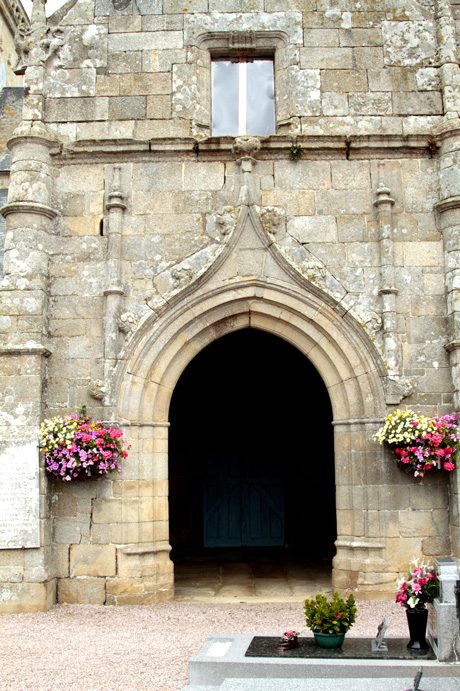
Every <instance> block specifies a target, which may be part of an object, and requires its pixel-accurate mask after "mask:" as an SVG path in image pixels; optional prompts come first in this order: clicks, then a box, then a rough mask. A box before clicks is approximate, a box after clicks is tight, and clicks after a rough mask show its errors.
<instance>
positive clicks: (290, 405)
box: [169, 329, 337, 561]
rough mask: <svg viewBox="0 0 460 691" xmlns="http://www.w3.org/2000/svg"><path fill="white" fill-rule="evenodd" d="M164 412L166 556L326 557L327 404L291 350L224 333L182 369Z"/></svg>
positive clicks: (330, 524)
mask: <svg viewBox="0 0 460 691" xmlns="http://www.w3.org/2000/svg"><path fill="white" fill-rule="evenodd" d="M169 420H170V423H171V427H170V446H169V504H170V505H169V512H170V542H171V545H172V547H173V553H172V557H173V561H174V560H175V558H178V559H180V558H182V557H183V556H184V555H186V554H189V555H190V554H193V553H194V554H197V553H201V554H203V553H207V554H208V555H209V553H212V550H213V548H214V549H215V548H220V552H222V549H223V548H229V549H232V548H233V549H235V548H252V549H253V551H254V549H255V550H259V552H263V553H264V554H266V553H267V552H268V551H269V550H270V549H273V548H274V549H278V551H279V549H280V548H284V549H285V550H289V553H290V555H291V557H292V555H299V554H302V553H303V554H306V553H308V557H309V560H323V559H331V558H332V556H333V554H334V549H335V548H334V541H335V539H336V536H337V533H336V507H335V475H334V449H333V430H332V426H331V422H332V410H331V404H330V400H329V396H328V393H327V389H326V387H325V385H324V383H323V381H322V379H321V377H320V375H319V374H318V372H317V370H316V369H315V368H314V366H313V365H312V364H311V363H310V361H309V360H308V358H306V357H305V356H304V355H303V354H302V353H301V352H300V351H299V350H297V349H296V348H295V347H294V346H292V345H290V344H289V343H287V342H286V341H284V340H283V339H281V338H279V337H277V336H274V335H272V334H269V333H266V332H263V331H260V330H256V329H243V330H239V331H235V332H233V333H230V334H228V335H226V336H223V337H222V338H220V339H218V340H216V341H214V342H213V343H211V344H210V345H208V346H207V347H206V348H204V349H203V350H202V351H201V352H200V353H199V354H198V355H197V356H196V357H195V358H194V359H193V360H192V361H191V363H190V364H189V365H188V367H187V368H186V369H185V370H184V372H183V374H182V375H181V377H180V379H179V381H178V383H177V385H176V387H175V390H174V393H173V396H172V399H171V407H170V416H169ZM318 516H320V517H321V520H320V521H319V520H318Z"/></svg>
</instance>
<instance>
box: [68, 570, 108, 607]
mask: <svg viewBox="0 0 460 691" xmlns="http://www.w3.org/2000/svg"><path fill="white" fill-rule="evenodd" d="M57 599H58V603H59V604H60V605H103V604H104V603H105V599H106V597H105V578H84V577H83V578H60V579H58V597H57Z"/></svg>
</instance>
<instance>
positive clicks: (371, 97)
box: [348, 92, 392, 115]
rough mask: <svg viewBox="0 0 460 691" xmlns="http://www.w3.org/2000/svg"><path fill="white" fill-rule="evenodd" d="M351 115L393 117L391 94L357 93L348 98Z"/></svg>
mask: <svg viewBox="0 0 460 691" xmlns="http://www.w3.org/2000/svg"><path fill="white" fill-rule="evenodd" d="M348 103H349V107H350V114H351V115H391V113H392V101H391V94H390V93H387V92H381V93H379V92H369V93H355V94H350V95H349V97H348Z"/></svg>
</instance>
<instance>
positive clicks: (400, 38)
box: [382, 21, 436, 67]
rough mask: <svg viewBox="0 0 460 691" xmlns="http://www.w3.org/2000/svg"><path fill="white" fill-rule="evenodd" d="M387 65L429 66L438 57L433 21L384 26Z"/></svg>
mask: <svg viewBox="0 0 460 691" xmlns="http://www.w3.org/2000/svg"><path fill="white" fill-rule="evenodd" d="M382 29H383V37H384V46H385V64H386V65H401V66H405V67H407V66H410V65H429V64H433V63H434V60H435V57H436V35H435V31H436V30H435V25H434V22H432V21H412V22H404V21H403V22H399V21H398V22H394V21H384V22H383V24H382Z"/></svg>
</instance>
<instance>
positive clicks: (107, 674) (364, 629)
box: [0, 602, 407, 691]
mask: <svg viewBox="0 0 460 691" xmlns="http://www.w3.org/2000/svg"><path fill="white" fill-rule="evenodd" d="M357 604H358V619H357V621H356V623H355V625H354V626H353V628H352V629H351V630H350V634H349V635H354V636H363V635H370V636H374V635H375V634H376V630H377V626H378V624H379V623H380V622H381V621H382V619H383V617H384V616H386V617H387V619H388V631H387V634H388V635H389V636H406V635H407V624H406V618H405V613H404V610H403V609H402V608H399V607H397V606H396V605H394V604H393V603H391V602H358V603H357ZM293 628H295V629H297V631H299V632H300V634H301V635H306V633H307V629H306V627H305V623H304V617H303V611H302V604H301V603H279V602H277V603H266V602H265V603H260V604H203V603H197V604H195V603H193V604H191V603H184V602H167V603H163V604H158V605H152V606H145V607H102V606H92V605H58V606H56V607H53V609H51V610H50V611H49V612H43V613H37V614H4V615H2V616H0V651H1V653H0V654H1V662H0V689H1V690H2V691H3V690H6V689H7V690H8V691H11V690H13V691H22V690H24V691H25V690H27V691H55V690H57V689H66V691H77V690H78V691H112V689H113V690H115V689H117V691H144V689H145V690H147V689H148V691H179V690H180V689H182V687H183V686H184V685H185V684H186V683H187V682H188V661H189V659H190V657H192V655H194V654H195V653H197V652H198V650H200V648H201V647H202V645H203V644H204V642H205V640H206V638H207V635H208V634H209V633H253V634H254V635H281V634H282V633H283V631H286V630H288V629H293Z"/></svg>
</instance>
